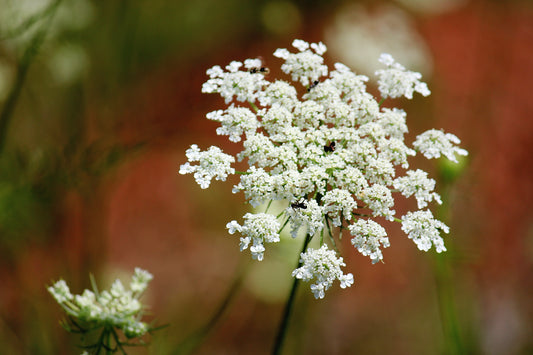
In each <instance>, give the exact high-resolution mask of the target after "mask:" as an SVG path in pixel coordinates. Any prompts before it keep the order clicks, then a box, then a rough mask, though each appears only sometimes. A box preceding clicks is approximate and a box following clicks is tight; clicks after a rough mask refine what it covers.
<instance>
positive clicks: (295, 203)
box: [291, 199, 307, 210]
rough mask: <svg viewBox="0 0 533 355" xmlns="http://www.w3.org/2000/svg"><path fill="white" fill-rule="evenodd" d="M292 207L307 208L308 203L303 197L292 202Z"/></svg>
mask: <svg viewBox="0 0 533 355" xmlns="http://www.w3.org/2000/svg"><path fill="white" fill-rule="evenodd" d="M291 207H292V208H294V209H297V208H301V209H303V210H305V209H306V208H307V205H306V204H305V199H302V200H300V201H299V202H294V203H291Z"/></svg>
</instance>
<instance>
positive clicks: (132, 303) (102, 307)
mask: <svg viewBox="0 0 533 355" xmlns="http://www.w3.org/2000/svg"><path fill="white" fill-rule="evenodd" d="M152 278H153V276H152V274H150V273H149V272H148V271H145V270H142V269H140V268H135V272H134V274H133V276H132V279H131V282H130V289H129V290H127V289H126V288H125V287H124V285H123V284H122V282H120V280H115V282H114V283H113V284H112V286H111V288H110V289H109V291H107V290H105V291H102V292H98V291H97V290H93V291H91V290H87V289H86V290H84V291H83V293H82V294H81V295H72V294H71V293H70V289H69V287H68V285H67V283H66V282H65V281H64V280H59V281H57V282H56V283H55V284H54V285H52V286H50V287H48V291H49V292H50V293H51V294H52V296H53V297H54V298H55V300H56V301H57V303H59V304H60V305H61V307H62V308H63V309H64V310H65V312H66V313H67V314H68V315H69V316H71V317H73V318H75V319H76V320H77V321H79V322H80V323H82V324H90V325H92V326H94V328H98V327H100V326H106V327H108V326H111V327H115V328H118V329H121V330H122V331H123V332H124V335H125V336H126V337H128V338H135V337H141V336H143V335H144V334H145V333H146V332H147V331H148V330H149V327H148V325H147V324H146V323H144V322H142V321H140V319H141V317H142V311H143V306H142V304H141V303H140V302H139V298H140V296H141V295H142V293H143V292H144V291H145V290H146V288H147V287H148V283H149V282H150V281H151V280H152ZM91 328H92V327H91Z"/></svg>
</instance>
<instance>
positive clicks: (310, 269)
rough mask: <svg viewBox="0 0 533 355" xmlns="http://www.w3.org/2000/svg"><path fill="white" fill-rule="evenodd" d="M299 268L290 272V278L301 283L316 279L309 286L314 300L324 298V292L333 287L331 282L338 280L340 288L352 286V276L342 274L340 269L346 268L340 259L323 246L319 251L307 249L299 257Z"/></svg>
mask: <svg viewBox="0 0 533 355" xmlns="http://www.w3.org/2000/svg"><path fill="white" fill-rule="evenodd" d="M300 263H301V264H302V266H301V267H299V268H297V269H296V270H294V271H293V272H292V276H293V277H296V278H297V279H301V280H303V281H310V280H312V279H316V282H315V283H314V284H312V285H311V291H312V292H313V294H314V295H315V298H324V296H325V291H327V289H329V288H330V287H331V285H333V281H335V280H339V282H340V286H341V288H346V287H350V286H351V285H352V284H353V275H352V274H344V273H343V272H342V270H341V267H343V266H346V264H345V263H344V262H343V261H342V257H339V258H337V256H336V255H335V252H334V251H333V250H328V248H327V246H326V245H325V244H324V245H322V247H321V248H320V249H312V248H309V249H308V250H307V251H306V252H305V253H302V254H301V255H300Z"/></svg>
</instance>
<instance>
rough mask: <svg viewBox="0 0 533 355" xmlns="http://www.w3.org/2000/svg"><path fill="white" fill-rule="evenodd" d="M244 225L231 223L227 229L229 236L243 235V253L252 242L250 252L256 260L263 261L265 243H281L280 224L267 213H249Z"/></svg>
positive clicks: (245, 217)
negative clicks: (234, 234)
mask: <svg viewBox="0 0 533 355" xmlns="http://www.w3.org/2000/svg"><path fill="white" fill-rule="evenodd" d="M244 219H245V222H244V225H242V226H241V225H240V224H238V223H237V221H231V222H229V223H228V224H227V225H226V227H227V228H228V231H229V234H233V233H235V232H239V233H241V234H242V235H243V236H244V237H241V251H243V250H245V249H248V246H249V245H250V242H252V246H251V247H250V252H251V253H252V257H253V258H254V259H256V260H259V261H261V260H263V252H264V251H265V246H264V245H263V243H277V242H279V240H280V239H279V229H280V227H281V225H280V224H279V222H278V220H277V219H276V217H274V216H272V215H271V214H267V213H257V214H253V213H247V214H245V215H244Z"/></svg>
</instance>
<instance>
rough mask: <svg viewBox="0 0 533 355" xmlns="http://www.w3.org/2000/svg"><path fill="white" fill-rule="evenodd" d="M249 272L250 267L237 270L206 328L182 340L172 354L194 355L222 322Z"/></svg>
mask: <svg viewBox="0 0 533 355" xmlns="http://www.w3.org/2000/svg"><path fill="white" fill-rule="evenodd" d="M248 270H249V266H247V267H243V266H242V265H241V266H239V267H238V268H237V272H236V277H235V278H234V280H233V282H232V284H231V286H230V288H229V290H228V292H227V293H226V295H225V296H224V298H223V299H222V301H221V302H220V304H219V306H218V307H217V309H216V310H215V311H214V312H213V314H212V315H211V317H210V318H209V320H208V321H207V322H206V324H205V325H204V326H202V327H201V328H199V329H197V330H196V331H195V332H193V333H192V334H191V335H189V336H188V337H187V338H185V339H184V340H182V341H181V342H180V343H179V344H178V345H177V346H176V347H175V348H174V350H173V351H172V352H171V354H173V355H187V354H193V353H195V351H196V350H197V349H198V347H200V346H201V345H202V344H203V343H204V342H205V341H206V339H207V337H208V336H209V334H210V333H211V332H212V330H213V329H214V328H215V327H216V325H217V324H218V322H219V321H220V320H221V318H222V315H223V314H224V313H225V311H226V309H228V307H229V305H230V304H231V301H232V300H233V298H234V297H235V295H236V294H237V291H238V290H239V288H240V287H241V284H242V281H243V280H244V278H245V276H246V272H247V271H248Z"/></svg>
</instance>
